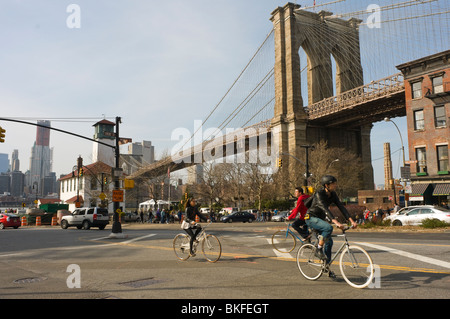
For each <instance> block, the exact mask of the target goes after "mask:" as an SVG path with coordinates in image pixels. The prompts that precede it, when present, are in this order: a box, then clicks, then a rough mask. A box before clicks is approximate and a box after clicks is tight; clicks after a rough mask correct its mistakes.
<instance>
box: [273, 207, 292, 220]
mask: <svg viewBox="0 0 450 319" xmlns="http://www.w3.org/2000/svg"><path fill="white" fill-rule="evenodd" d="M287 216H289V211H287V210H285V211H282V212H279V213H278V214H276V215H275V216H272V221H273V222H284V220H285V219H286V217H287Z"/></svg>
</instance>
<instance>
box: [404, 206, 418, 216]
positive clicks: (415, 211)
mask: <svg viewBox="0 0 450 319" xmlns="http://www.w3.org/2000/svg"><path fill="white" fill-rule="evenodd" d="M407 214H408V216H411V215H418V214H420V208H416V209H413V210H410V211H409V212H408V213H407Z"/></svg>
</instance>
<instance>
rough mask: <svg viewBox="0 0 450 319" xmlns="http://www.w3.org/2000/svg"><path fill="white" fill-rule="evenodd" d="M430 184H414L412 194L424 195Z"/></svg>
mask: <svg viewBox="0 0 450 319" xmlns="http://www.w3.org/2000/svg"><path fill="white" fill-rule="evenodd" d="M429 186H430V184H412V185H411V194H410V196H422V195H423V194H424V193H425V192H426V190H427V188H428V187H429Z"/></svg>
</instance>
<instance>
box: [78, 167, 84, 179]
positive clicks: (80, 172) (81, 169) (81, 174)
mask: <svg viewBox="0 0 450 319" xmlns="http://www.w3.org/2000/svg"><path fill="white" fill-rule="evenodd" d="M83 174H84V172H83V167H82V168H80V170H79V176H80V177H82V176H83Z"/></svg>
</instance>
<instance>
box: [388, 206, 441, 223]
mask: <svg viewBox="0 0 450 319" xmlns="http://www.w3.org/2000/svg"><path fill="white" fill-rule="evenodd" d="M415 208H434V206H432V205H415V206H408V207H403V208H401V209H399V210H398V212H396V213H391V214H390V215H388V216H386V217H385V218H384V219H383V220H390V221H391V222H392V221H394V220H395V218H396V217H397V216H398V215H403V214H405V213H407V212H409V211H410V210H413V209H415Z"/></svg>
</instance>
